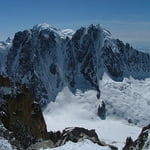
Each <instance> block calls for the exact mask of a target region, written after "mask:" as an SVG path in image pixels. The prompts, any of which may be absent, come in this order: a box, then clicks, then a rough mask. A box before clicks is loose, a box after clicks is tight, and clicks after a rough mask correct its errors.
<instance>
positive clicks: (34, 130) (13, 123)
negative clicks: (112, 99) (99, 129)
mask: <svg viewBox="0 0 150 150" xmlns="http://www.w3.org/2000/svg"><path fill="white" fill-rule="evenodd" d="M3 125H4V126H3ZM0 131H1V133H0V136H1V137H3V138H5V139H6V140H8V141H9V143H10V144H11V145H12V147H13V148H15V149H27V148H29V149H40V148H42V147H44V145H46V147H47V148H52V147H58V146H61V145H64V144H65V143H66V142H68V141H72V142H78V141H81V140H84V139H88V140H90V141H92V142H93V143H97V144H98V145H100V146H109V147H110V148H111V149H112V150H117V148H116V147H115V146H112V145H107V144H106V143H104V142H102V141H100V140H99V138H98V136H97V134H96V132H95V130H87V129H84V128H78V127H76V128H66V129H65V130H63V131H62V132H60V131H57V132H47V128H46V123H45V120H44V118H43V114H42V111H41V107H40V105H39V104H38V103H37V102H35V101H34V99H33V97H32V96H31V93H30V91H29V89H28V88H27V87H26V86H25V85H20V84H19V85H17V86H16V85H13V83H11V82H10V80H9V78H5V77H3V76H0ZM40 143H42V144H40Z"/></svg>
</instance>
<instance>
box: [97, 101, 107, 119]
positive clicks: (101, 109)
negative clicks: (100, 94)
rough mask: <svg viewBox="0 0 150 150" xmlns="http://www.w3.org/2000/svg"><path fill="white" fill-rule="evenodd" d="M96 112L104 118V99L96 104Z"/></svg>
mask: <svg viewBox="0 0 150 150" xmlns="http://www.w3.org/2000/svg"><path fill="white" fill-rule="evenodd" d="M97 114H98V116H99V117H100V118H101V119H102V120H105V119H106V108H105V103H104V101H102V103H101V104H100V105H99V106H98V111H97Z"/></svg>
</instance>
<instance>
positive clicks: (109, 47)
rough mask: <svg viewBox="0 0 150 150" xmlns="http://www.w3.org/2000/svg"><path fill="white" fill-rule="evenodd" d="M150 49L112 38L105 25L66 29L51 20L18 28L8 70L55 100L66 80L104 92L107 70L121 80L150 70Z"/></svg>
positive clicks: (74, 85)
mask: <svg viewBox="0 0 150 150" xmlns="http://www.w3.org/2000/svg"><path fill="white" fill-rule="evenodd" d="M149 61H150V55H148V54H145V53H143V52H139V51H137V50H135V49H133V48H132V47H131V46H130V45H129V44H124V43H123V42H122V41H120V40H118V39H117V40H116V39H112V38H111V34H110V32H109V31H107V30H106V29H104V28H102V27H101V26H100V25H96V26H94V25H90V26H89V27H87V28H84V27H82V28H80V29H78V30H77V31H76V32H73V31H72V30H60V29H56V28H54V27H51V26H49V25H47V24H38V25H35V26H34V27H33V28H32V29H30V30H25V31H23V32H18V33H16V34H15V37H14V39H13V43H12V47H11V48H10V50H9V53H8V57H7V74H8V76H9V77H11V78H12V79H13V80H15V81H17V82H21V83H27V84H28V85H29V87H30V89H31V90H32V93H33V95H34V96H35V97H36V99H37V100H38V101H40V103H41V105H42V106H45V105H47V104H48V103H49V102H50V101H54V100H55V97H56V96H57V94H58V92H59V91H61V90H62V88H63V87H64V86H68V87H69V89H70V90H71V91H72V92H73V93H75V91H76V89H80V90H82V91H86V90H88V89H95V90H96V91H97V97H98V98H99V97H100V88H99V80H100V79H102V77H103V74H104V72H106V73H108V74H109V76H110V77H111V78H112V79H113V80H116V81H122V80H123V78H124V77H129V76H132V77H134V78H137V79H141V78H142V79H143V78H145V77H149V75H150V63H149Z"/></svg>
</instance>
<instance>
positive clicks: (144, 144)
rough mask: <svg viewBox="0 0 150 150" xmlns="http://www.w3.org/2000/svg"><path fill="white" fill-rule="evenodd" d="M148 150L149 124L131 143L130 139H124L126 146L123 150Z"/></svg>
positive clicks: (149, 144) (149, 143)
mask: <svg viewBox="0 0 150 150" xmlns="http://www.w3.org/2000/svg"><path fill="white" fill-rule="evenodd" d="M134 149H136V150H149V149H150V124H149V125H148V126H146V127H144V128H143V129H142V131H141V133H140V135H139V136H138V138H137V139H136V140H135V141H133V140H132V139H131V137H128V138H127V139H126V144H125V146H124V148H123V150H134Z"/></svg>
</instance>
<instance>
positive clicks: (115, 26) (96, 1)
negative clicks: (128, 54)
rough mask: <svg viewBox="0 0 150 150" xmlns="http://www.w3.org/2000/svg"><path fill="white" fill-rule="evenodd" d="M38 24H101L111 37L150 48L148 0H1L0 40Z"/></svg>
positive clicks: (70, 26) (135, 45)
mask: <svg viewBox="0 0 150 150" xmlns="http://www.w3.org/2000/svg"><path fill="white" fill-rule="evenodd" d="M37 23H48V24H51V25H53V26H56V27H57V28H62V29H63V28H73V29H77V28H79V27H80V26H88V25H89V24H92V23H93V24H98V23H100V24H102V25H103V27H105V28H107V29H108V30H110V31H111V33H112V35H113V37H116V38H120V39H122V40H123V41H125V42H129V43H131V44H132V45H133V46H134V47H136V48H139V49H142V50H149V51H150V0H1V3H0V40H4V39H6V38H7V37H8V36H11V37H13V35H14V33H15V32H17V31H19V30H24V29H28V28H32V26H33V25H35V24H37Z"/></svg>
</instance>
